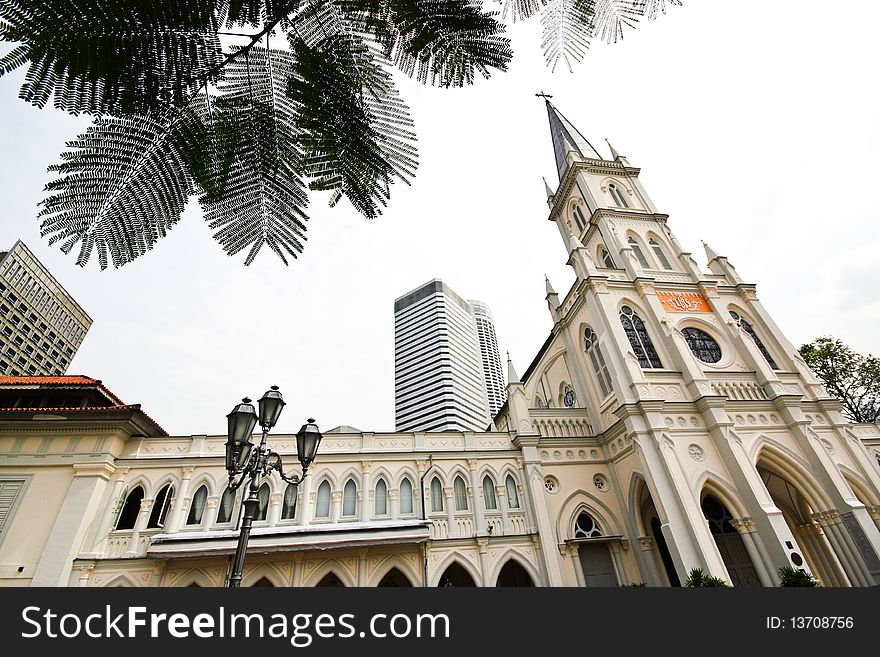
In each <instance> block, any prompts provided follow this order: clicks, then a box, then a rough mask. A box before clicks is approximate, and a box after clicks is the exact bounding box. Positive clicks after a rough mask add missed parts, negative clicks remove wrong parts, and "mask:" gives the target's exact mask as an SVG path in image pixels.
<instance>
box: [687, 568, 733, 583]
mask: <svg viewBox="0 0 880 657" xmlns="http://www.w3.org/2000/svg"><path fill="white" fill-rule="evenodd" d="M684 585H685V586H692V587H696V586H719V587H726V588H730V584H728V583H727V582H725V581H724V580H723V579H721V578H720V577H712V576H711V575H709V574H707V573H706V572H705V571H704V570H703V569H702V568H693V569H692V570H691V572H689V573H688V579H687V581H686V582H685V583H684Z"/></svg>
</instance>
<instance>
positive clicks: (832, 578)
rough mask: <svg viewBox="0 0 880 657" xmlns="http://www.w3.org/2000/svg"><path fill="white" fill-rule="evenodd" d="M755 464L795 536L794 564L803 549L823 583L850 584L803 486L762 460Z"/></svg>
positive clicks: (814, 571) (834, 584)
mask: <svg viewBox="0 0 880 657" xmlns="http://www.w3.org/2000/svg"><path fill="white" fill-rule="evenodd" d="M756 467H757V470H758V474H759V475H760V477H761V481H763V482H764V488H766V489H767V492H768V493H769V494H770V499H771V500H773V504H774V505H775V506H776V508H777V509H779V510H780V511H781V512H782V518H783V519H784V520H785V524H786V525H787V526H788V530H789V531H790V532H791V533H792V535H793V536H795V537H796V540H797V543H798V545H797V547H798V548H799V549H800V551H799V552H797V555H798V556H797V557H794V556H792V557H790V558H791V559H792V561H793V562H794V563H795V565H800V564H797V559H798V558H800V553H801V552H802V553H803V557H804V558H805V559H806V562H807V565H808V566H809V568H810V570H811V571H813V574H814V575H815V576H816V577H817V578H818V579H819V581H820V582H822V584H824V585H825V586H848V585H849V581H847V580H846V579H845V578H846V575H844V574H843V568H842V566H841V565H840V561H839V560H838V558H837V555H836V554H835V553H834V549H833V548H832V546H831V544H830V543H829V542H828V538H827V536H826V535H825V533H824V532H823V531H822V530H821V529H819V526H818V525H817V524H816V523H815V522H813V517H812V516H813V513H815V511H816V509H814V508H813V506H812V505H811V504H810V502H809V501H808V500H807V498H806V496H805V495H804V494H803V493H802V492H801V489H800V488H799V487H797V486H795V485H794V484H793V483H791V481H790V480H789V479H788V477H786V476H784V475H783V474H782V472H781V471H780V470H779V468H777V467H775V466H774V465H772V464H770V463H768V462H766V461H764V460H759V461H758V464H757V466H756ZM793 547H794V546H792V548H793Z"/></svg>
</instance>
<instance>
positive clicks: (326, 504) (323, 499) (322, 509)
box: [315, 480, 330, 518]
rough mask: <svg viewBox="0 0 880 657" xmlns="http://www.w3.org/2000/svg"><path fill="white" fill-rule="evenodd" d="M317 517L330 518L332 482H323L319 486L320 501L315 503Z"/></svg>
mask: <svg viewBox="0 0 880 657" xmlns="http://www.w3.org/2000/svg"><path fill="white" fill-rule="evenodd" d="M315 517H316V518H329V517H330V482H329V481H326V480H325V481H322V482H321V485H320V486H318V499H317V500H316V501H315Z"/></svg>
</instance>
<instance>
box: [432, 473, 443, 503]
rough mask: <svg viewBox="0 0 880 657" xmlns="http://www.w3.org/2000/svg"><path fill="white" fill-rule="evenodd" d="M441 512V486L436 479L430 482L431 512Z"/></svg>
mask: <svg viewBox="0 0 880 657" xmlns="http://www.w3.org/2000/svg"><path fill="white" fill-rule="evenodd" d="M442 510H443V485H442V484H441V483H440V480H439V479H438V478H437V477H434V478H433V479H432V480H431V511H442Z"/></svg>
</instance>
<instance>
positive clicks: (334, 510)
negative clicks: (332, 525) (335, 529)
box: [330, 490, 342, 522]
mask: <svg viewBox="0 0 880 657" xmlns="http://www.w3.org/2000/svg"><path fill="white" fill-rule="evenodd" d="M330 500H331V502H330V520H332V521H333V522H339V518H340V516H341V515H342V491H341V490H334V491H333V492H332V493H331V494H330Z"/></svg>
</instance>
